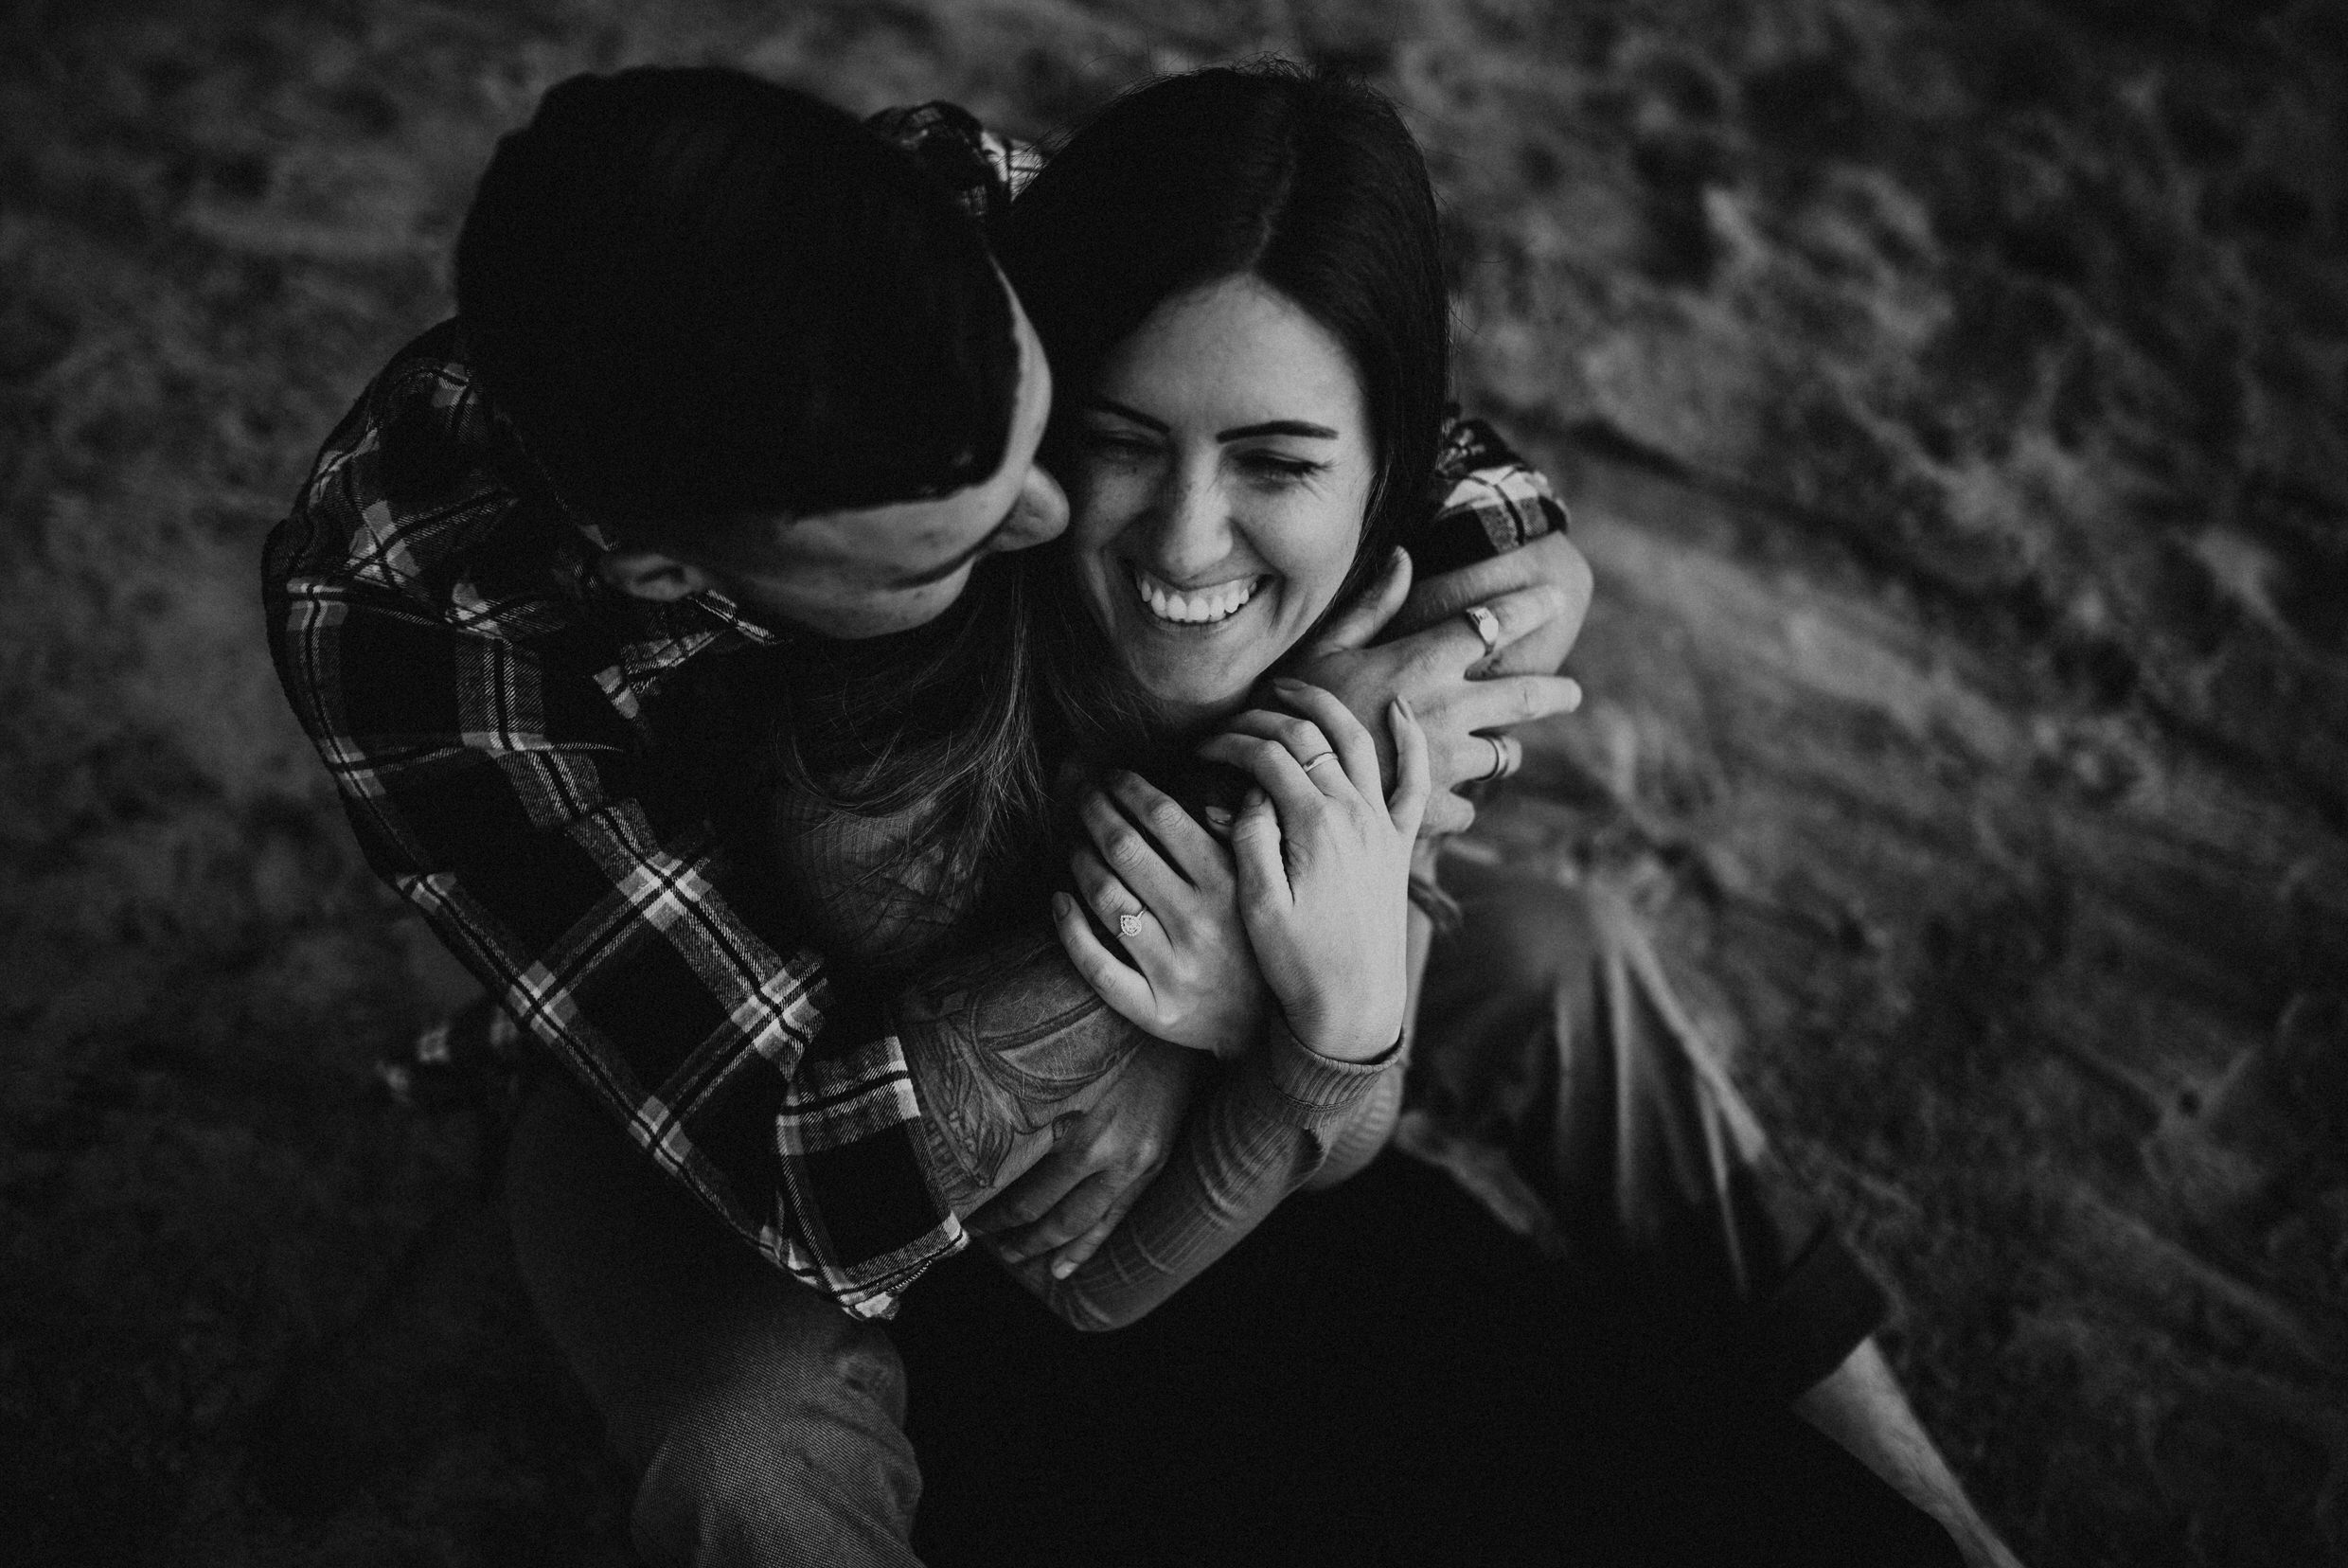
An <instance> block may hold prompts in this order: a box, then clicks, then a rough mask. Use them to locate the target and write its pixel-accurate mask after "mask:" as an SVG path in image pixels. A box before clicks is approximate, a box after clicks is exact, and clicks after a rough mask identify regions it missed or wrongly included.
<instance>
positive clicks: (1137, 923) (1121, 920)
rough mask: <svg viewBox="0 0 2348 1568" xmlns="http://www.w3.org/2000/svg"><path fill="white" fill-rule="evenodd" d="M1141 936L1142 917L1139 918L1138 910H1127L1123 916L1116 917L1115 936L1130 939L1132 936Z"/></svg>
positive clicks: (1139, 912)
mask: <svg viewBox="0 0 2348 1568" xmlns="http://www.w3.org/2000/svg"><path fill="white" fill-rule="evenodd" d="M1141 934H1142V917H1141V911H1139V910H1137V909H1129V910H1127V911H1126V912H1125V913H1124V914H1122V915H1120V916H1118V917H1117V935H1120V936H1127V937H1132V936H1139V935H1141Z"/></svg>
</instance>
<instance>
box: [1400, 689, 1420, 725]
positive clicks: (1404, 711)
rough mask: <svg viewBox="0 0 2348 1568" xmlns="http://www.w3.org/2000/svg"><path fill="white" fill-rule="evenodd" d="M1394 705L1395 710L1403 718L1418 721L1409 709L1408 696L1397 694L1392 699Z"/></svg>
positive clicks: (1413, 721)
mask: <svg viewBox="0 0 2348 1568" xmlns="http://www.w3.org/2000/svg"><path fill="white" fill-rule="evenodd" d="M1394 705H1395V711H1396V713H1398V714H1400V715H1402V717H1403V718H1405V719H1408V720H1409V721H1410V722H1412V723H1414V724H1415V723H1417V722H1418V715H1417V714H1415V713H1413V712H1412V711H1411V703H1410V699H1409V698H1407V697H1399V696H1397V697H1396V699H1395V700H1394Z"/></svg>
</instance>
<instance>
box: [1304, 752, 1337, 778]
mask: <svg viewBox="0 0 2348 1568" xmlns="http://www.w3.org/2000/svg"><path fill="white" fill-rule="evenodd" d="M1336 755H1337V754H1336V753H1335V752H1333V751H1325V752H1323V753H1322V754H1321V755H1320V756H1318V757H1314V758H1313V759H1312V760H1311V761H1309V762H1307V763H1306V764H1305V771H1306V772H1307V773H1310V772H1312V770H1313V769H1315V768H1317V767H1319V766H1320V765H1321V764H1322V763H1324V762H1326V761H1327V760H1328V759H1329V758H1330V757H1335V756H1336Z"/></svg>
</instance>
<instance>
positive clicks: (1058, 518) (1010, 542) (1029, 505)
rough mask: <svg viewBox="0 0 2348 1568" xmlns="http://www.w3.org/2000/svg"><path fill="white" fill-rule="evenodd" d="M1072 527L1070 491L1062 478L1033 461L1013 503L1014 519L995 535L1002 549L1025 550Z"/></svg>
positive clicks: (1055, 537) (998, 547)
mask: <svg viewBox="0 0 2348 1568" xmlns="http://www.w3.org/2000/svg"><path fill="white" fill-rule="evenodd" d="M1067 526H1068V492H1067V491H1066V490H1061V489H1060V488H1059V481H1058V480H1057V479H1055V478H1053V477H1052V476H1051V475H1050V474H1048V473H1046V472H1043V469H1042V467H1041V465H1039V464H1030V465H1028V469H1027V478H1026V482H1025V483H1023V485H1021V486H1020V488H1019V499H1018V500H1017V501H1015V502H1013V503H1012V505H1011V521H1010V522H1009V523H1008V524H1007V525H1005V527H1004V529H1003V531H1002V532H1001V533H999V534H997V535H996V536H995V543H994V547H995V548H996V549H998V550H1023V549H1025V548H1027V546H1028V545H1030V544H1041V543H1043V542H1044V541H1045V540H1047V539H1058V537H1059V536H1060V533H1061V531H1062V530H1063V529H1065V528H1066V527H1067Z"/></svg>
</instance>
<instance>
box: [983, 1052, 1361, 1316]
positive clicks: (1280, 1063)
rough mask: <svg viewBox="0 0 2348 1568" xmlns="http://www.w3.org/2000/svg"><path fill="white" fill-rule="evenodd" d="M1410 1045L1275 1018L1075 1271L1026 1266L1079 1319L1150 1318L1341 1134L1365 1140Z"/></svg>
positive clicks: (1316, 1167) (1315, 1165)
mask: <svg viewBox="0 0 2348 1568" xmlns="http://www.w3.org/2000/svg"><path fill="white" fill-rule="evenodd" d="M1399 1049H1400V1048H1399V1045H1398V1044H1397V1046H1396V1050H1394V1051H1390V1052H1388V1053H1386V1054H1385V1055H1383V1056H1380V1057H1378V1058H1376V1059H1374V1060H1369V1061H1361V1062H1353V1061H1339V1060H1334V1059H1332V1058H1329V1057H1325V1056H1322V1055H1320V1054H1319V1053H1318V1052H1315V1051H1313V1050H1312V1049H1311V1048H1310V1047H1308V1046H1307V1045H1306V1044H1305V1043H1304V1042H1302V1041H1300V1040H1298V1039H1297V1038H1296V1036H1295V1034H1294V1033H1293V1032H1292V1031H1290V1029H1289V1028H1288V1026H1287V1025H1286V1024H1285V1023H1281V1022H1277V1021H1275V1023H1274V1025H1273V1026H1272V1031H1271V1036H1270V1038H1269V1039H1268V1040H1267V1041H1266V1042H1265V1043H1264V1046H1263V1048H1262V1049H1260V1050H1257V1051H1253V1052H1251V1053H1249V1054H1248V1055H1247V1056H1245V1057H1243V1058H1241V1059H1240V1060H1237V1061H1236V1062H1234V1063H1232V1064H1230V1066H1229V1067H1227V1068H1226V1069H1225V1072H1224V1076H1223V1078H1221V1080H1220V1081H1219V1083H1218V1085H1217V1087H1216V1089H1215V1090H1214V1092H1213V1093H1212V1094H1211V1095H1210V1096H1208V1098H1207V1100H1206V1103H1204V1104H1203V1105H1201V1106H1200V1107H1199V1108H1198V1110H1197V1111H1196V1112H1195V1113H1194V1114H1192V1116H1191V1118H1190V1120H1189V1121H1188V1122H1187V1123H1186V1124H1185V1125H1184V1128H1183V1142H1182V1145H1181V1147H1180V1148H1178V1149H1177V1150H1176V1151H1175V1155H1174V1157H1173V1158H1172V1159H1171V1160H1169V1161H1167V1163H1166V1167H1165V1169H1164V1170H1162V1171H1160V1172H1159V1173H1158V1177H1157V1180H1156V1181H1154V1182H1152V1183H1151V1184H1150V1186H1149V1190H1148V1191H1147V1192H1146V1193H1144V1194H1143V1195H1142V1199H1141V1201H1140V1202H1139V1203H1136V1204H1135V1205H1134V1207H1133V1210H1132V1212H1131V1213H1130V1214H1129V1215H1127V1216H1126V1219H1125V1222H1124V1223H1123V1224H1121V1225H1119V1226H1118V1227H1117V1229H1116V1230H1115V1232H1114V1233H1113V1234H1112V1235H1111V1237H1110V1238H1109V1240H1108V1241H1107V1242H1106V1243H1104V1244H1103V1245H1102V1247H1101V1249H1100V1250H1099V1251H1098V1252H1096V1253H1094V1255H1093V1256H1092V1258H1091V1259H1090V1260H1089V1261H1088V1262H1086V1263H1085V1264H1084V1265H1083V1266H1082V1267H1081V1268H1079V1269H1077V1270H1076V1273H1075V1274H1071V1275H1070V1276H1069V1277H1068V1278H1066V1279H1063V1280H1054V1279H1052V1278H1051V1277H1050V1276H1049V1275H1048V1274H1045V1273H1044V1272H1043V1269H1042V1265H1041V1263H1040V1262H1038V1263H1029V1264H1026V1265H1023V1267H1022V1268H1021V1269H1020V1270H1018V1271H1015V1272H1018V1273H1020V1274H1022V1275H1023V1278H1024V1280H1025V1282H1026V1284H1027V1285H1028V1286H1029V1288H1030V1289H1032V1290H1034V1291H1036V1292H1037V1293H1038V1294H1040V1295H1041V1297H1042V1298H1043V1300H1044V1303H1045V1304H1046V1305H1047V1306H1049V1307H1050V1308H1051V1309H1052V1310H1053V1311H1054V1312H1056V1313H1057V1314H1058V1315H1059V1316H1060V1317H1061V1318H1063V1319H1065V1320H1066V1321H1067V1322H1069V1323H1071V1324H1074V1325H1075V1326H1076V1327H1078V1328H1086V1329H1102V1328H1117V1327H1123V1326H1125V1325H1126V1324H1129V1323H1131V1322H1133V1321H1134V1320H1136V1319H1138V1318H1140V1317H1141V1316H1143V1315H1144V1314H1145V1313H1147V1312H1148V1311H1149V1310H1151V1309H1152V1308H1154V1307H1156V1306H1157V1305H1158V1304H1159V1303H1161V1302H1163V1301H1165V1299H1166V1298H1167V1297H1168V1296H1170V1295H1172V1294H1173V1293H1174V1292H1176V1291H1178V1290H1180V1289H1182V1287H1183V1285H1185V1284H1187V1283H1189V1281H1190V1280H1191V1279H1192V1278H1194V1277H1196V1276H1197V1275H1198V1274H1199V1273H1200V1271H1201V1270H1203V1269H1205V1268H1206V1267H1207V1266H1208V1265H1209V1264H1211V1263H1213V1262H1214V1261H1215V1260H1216V1259H1217V1258H1218V1257H1220V1256H1223V1254H1225V1253H1226V1252H1229V1251H1230V1250H1231V1249H1232V1247H1233V1246H1235V1245H1236V1244H1237V1242H1238V1240H1239V1238H1241V1237H1243V1236H1245V1235H1247V1234H1248V1232H1250V1231H1252V1230H1254V1228H1255V1227H1256V1226H1257V1225H1258V1224H1260V1223H1261V1222H1262V1221H1263V1220H1264V1217H1265V1216H1267V1215H1269V1214H1270V1213H1271V1212H1272V1209H1273V1208H1275V1207H1276V1206H1278V1204H1279V1203H1280V1201H1281V1200H1282V1199H1284V1198H1286V1197H1287V1196H1288V1195H1289V1194H1290V1193H1291V1192H1294V1191H1295V1190H1296V1189H1297V1188H1298V1187H1300V1186H1302V1185H1304V1184H1305V1183H1306V1182H1307V1181H1308V1180H1310V1179H1311V1178H1312V1177H1313V1176H1314V1175H1315V1174H1316V1173H1317V1172H1319V1171H1320V1170H1321V1169H1322V1167H1323V1166H1324V1164H1325V1162H1326V1161H1328V1159H1329V1158H1330V1156H1331V1154H1332V1152H1333V1151H1334V1150H1335V1149H1337V1148H1338V1146H1339V1145H1340V1144H1341V1143H1350V1142H1352V1141H1354V1139H1353V1138H1352V1137H1351V1136H1349V1133H1351V1132H1352V1131H1353V1130H1354V1129H1356V1128H1357V1127H1358V1126H1359V1125H1360V1122H1361V1118H1362V1115H1363V1113H1364V1111H1365V1109H1366V1110H1368V1111H1369V1112H1370V1113H1371V1114H1373V1115H1374V1114H1376V1109H1377V1101H1378V1099H1379V1097H1380V1091H1381V1086H1391V1085H1393V1083H1394V1080H1395V1077H1396V1075H1395V1072H1394V1071H1392V1070H1391V1069H1394V1068H1396V1067H1397V1066H1398V1061H1397V1058H1398V1056H1399ZM1381 1141H1382V1140H1381Z"/></svg>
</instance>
